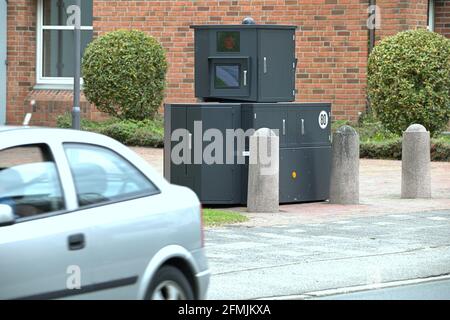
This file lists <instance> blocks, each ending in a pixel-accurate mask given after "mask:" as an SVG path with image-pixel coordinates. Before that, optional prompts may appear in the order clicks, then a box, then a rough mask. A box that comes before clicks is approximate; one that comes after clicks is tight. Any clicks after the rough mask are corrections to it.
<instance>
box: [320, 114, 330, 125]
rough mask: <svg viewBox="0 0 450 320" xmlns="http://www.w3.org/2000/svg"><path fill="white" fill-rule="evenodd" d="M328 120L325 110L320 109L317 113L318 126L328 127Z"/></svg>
mask: <svg viewBox="0 0 450 320" xmlns="http://www.w3.org/2000/svg"><path fill="white" fill-rule="evenodd" d="M328 121H329V117H328V113H327V112H326V111H322V112H321V113H320V114H319V126H320V128H322V129H326V128H327V127H328Z"/></svg>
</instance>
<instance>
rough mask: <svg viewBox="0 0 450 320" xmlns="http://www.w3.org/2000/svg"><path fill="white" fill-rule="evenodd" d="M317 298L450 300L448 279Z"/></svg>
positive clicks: (449, 282)
mask: <svg viewBox="0 0 450 320" xmlns="http://www.w3.org/2000/svg"><path fill="white" fill-rule="evenodd" d="M316 299H318V300H450V279H449V280H441V281H432V282H425V283H420V284H414V285H405V286H399V287H393V288H384V289H375V290H368V291H361V292H354V293H348V294H340V295H332V296H327V297H322V298H316Z"/></svg>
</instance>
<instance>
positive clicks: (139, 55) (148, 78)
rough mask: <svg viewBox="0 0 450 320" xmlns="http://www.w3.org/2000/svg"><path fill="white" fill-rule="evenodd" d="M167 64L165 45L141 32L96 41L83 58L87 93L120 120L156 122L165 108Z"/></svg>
mask: <svg viewBox="0 0 450 320" xmlns="http://www.w3.org/2000/svg"><path fill="white" fill-rule="evenodd" d="M166 72H167V61H166V54H165V51H164V49H163V47H162V46H161V44H160V43H159V42H158V41H157V40H156V39H155V38H153V37H151V36H149V35H147V34H146V33H144V32H142V31H137V30H117V31H113V32H109V33H106V34H103V35H101V36H100V37H98V38H97V39H95V40H94V41H92V42H91V43H90V44H89V46H88V47H87V48H86V50H85V54H84V57H83V80H84V89H83V92H84V94H85V96H86V98H87V99H88V100H89V102H91V103H93V104H95V106H96V107H97V108H98V109H99V110H100V111H103V112H105V113H108V114H109V115H111V116H113V117H116V118H120V119H133V120H145V119H153V117H155V116H156V114H157V112H158V109H159V108H160V107H161V104H162V102H163V98H164V89H165V86H166V80H165V77H166Z"/></svg>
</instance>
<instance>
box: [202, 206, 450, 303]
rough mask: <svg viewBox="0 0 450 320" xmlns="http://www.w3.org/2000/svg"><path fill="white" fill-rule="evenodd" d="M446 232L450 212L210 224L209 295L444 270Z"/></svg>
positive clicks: (259, 293) (323, 286)
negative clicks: (269, 223)
mask: <svg viewBox="0 0 450 320" xmlns="http://www.w3.org/2000/svg"><path fill="white" fill-rule="evenodd" d="M449 230H450V210H447V211H431V212H421V213H408V214H401V213H398V214H386V215H381V216H368V217H359V218H347V219H345V220H338V221H336V220H335V221H325V222H321V223H303V224H297V225H281V226H274V227H252V228H249V227H243V226H230V227H223V228H216V229H209V230H207V232H206V250H207V256H208V258H209V263H210V267H211V271H212V278H211V285H210V289H209V292H208V298H209V299H225V300H227V299H258V298H276V297H282V296H290V295H302V294H307V293H310V292H315V291H323V290H329V289H336V288H347V287H352V286H361V285H370V284H381V283H388V282H392V281H399V280H411V279H418V278H428V277H435V276H441V275H447V274H450V232H449ZM423 286H424V288H428V286H427V285H423ZM435 288H441V289H439V290H438V289H436V290H438V291H437V292H438V293H439V292H440V293H445V292H444V291H443V290H445V286H443V287H441V286H439V285H437V284H436V285H435ZM402 290H404V288H403V289H401V288H399V289H398V290H397V289H387V290H383V291H382V292H386V294H388V293H389V292H399V294H400V292H402ZM424 290H425V289H424ZM414 291H417V292H419V291H420V290H414ZM380 292H381V291H380ZM359 294H360V295H362V294H367V295H369V294H373V292H372V293H359ZM355 295H356V293H355ZM306 298H307V297H306Z"/></svg>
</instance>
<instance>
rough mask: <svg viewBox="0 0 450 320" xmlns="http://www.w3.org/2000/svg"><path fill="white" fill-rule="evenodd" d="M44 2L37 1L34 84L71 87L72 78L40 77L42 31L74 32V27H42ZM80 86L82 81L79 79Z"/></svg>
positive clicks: (87, 27)
mask: <svg viewBox="0 0 450 320" xmlns="http://www.w3.org/2000/svg"><path fill="white" fill-rule="evenodd" d="M43 23H44V2H43V0H38V1H37V23H36V83H37V84H48V85H73V78H72V77H70V78H68V77H44V76H42V51H43V47H42V41H43V34H44V30H74V29H75V27H74V26H44V25H43ZM81 30H85V31H90V30H94V27H93V26H81ZM80 82H81V84H82V83H83V79H81V81H80Z"/></svg>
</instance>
